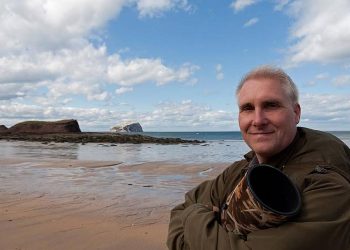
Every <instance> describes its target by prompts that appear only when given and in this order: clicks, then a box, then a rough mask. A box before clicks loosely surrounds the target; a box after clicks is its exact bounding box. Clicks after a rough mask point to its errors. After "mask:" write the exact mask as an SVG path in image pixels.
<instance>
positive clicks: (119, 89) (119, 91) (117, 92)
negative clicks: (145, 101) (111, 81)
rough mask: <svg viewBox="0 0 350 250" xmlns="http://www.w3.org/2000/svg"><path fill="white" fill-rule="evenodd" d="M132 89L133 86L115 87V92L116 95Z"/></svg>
mask: <svg viewBox="0 0 350 250" xmlns="http://www.w3.org/2000/svg"><path fill="white" fill-rule="evenodd" d="M133 90H134V89H133V88H127V87H121V88H118V89H116V90H115V93H116V94H117V95H122V94H124V93H127V92H131V91H133Z"/></svg>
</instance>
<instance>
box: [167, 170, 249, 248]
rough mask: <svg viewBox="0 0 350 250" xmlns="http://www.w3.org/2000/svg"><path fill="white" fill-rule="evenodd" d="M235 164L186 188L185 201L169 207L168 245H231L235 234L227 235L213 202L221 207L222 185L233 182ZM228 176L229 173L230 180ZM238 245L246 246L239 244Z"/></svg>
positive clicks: (202, 246) (209, 246)
mask: <svg viewBox="0 0 350 250" xmlns="http://www.w3.org/2000/svg"><path fill="white" fill-rule="evenodd" d="M237 165H238V164H236V165H235V164H234V165H233V166H231V167H229V168H228V169H226V170H225V171H224V172H223V173H222V174H221V175H219V176H218V177H217V178H216V179H215V180H211V181H206V182H204V183H202V184H200V185H199V186H198V187H196V188H194V189H193V190H191V191H190V192H188V193H187V194H186V195H185V202H184V203H183V204H180V205H178V206H176V207H175V208H174V209H173V210H172V211H171V215H170V224H169V231H168V239H167V246H168V248H169V249H171V250H183V249H202V250H204V249H208V250H209V249H210V250H215V249H230V241H231V238H238V236H236V235H232V236H229V235H228V233H227V232H226V231H225V230H224V229H223V227H222V226H221V225H220V224H219V223H218V220H217V216H218V215H217V214H216V213H215V212H213V210H212V206H217V207H220V204H222V203H223V194H224V193H225V191H224V190H225V188H226V189H227V185H231V184H232V183H233V182H234V180H233V179H238V178H239V176H240V175H239V173H240V169H241V168H239V167H237ZM227 176H229V177H230V180H229V183H227ZM232 188H233V187H231V188H230V189H232ZM237 242H238V243H241V241H237ZM243 245H244V244H243ZM240 249H248V248H246V247H244V246H242V248H240Z"/></svg>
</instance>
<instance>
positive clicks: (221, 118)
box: [140, 100, 235, 131]
mask: <svg viewBox="0 0 350 250" xmlns="http://www.w3.org/2000/svg"><path fill="white" fill-rule="evenodd" d="M140 119H141V121H142V123H143V124H144V125H145V127H148V128H149V129H150V130H152V129H157V130H159V129H160V130H163V131H167V130H169V129H171V130H184V129H185V130H186V129H187V130H188V129H189V128H190V129H192V130H198V129H199V130H203V129H204V130H205V129H207V130H208V129H215V128H216V129H226V130H227V129H230V128H232V127H233V124H234V123H235V121H234V120H235V119H234V116H233V113H232V112H228V111H224V110H213V109H212V108H210V107H207V106H203V105H199V104H194V103H193V102H192V101H191V100H185V101H182V102H180V103H173V102H162V103H160V104H159V105H158V106H157V107H156V108H155V110H154V111H153V112H151V113H147V114H144V116H142V117H140ZM175 124H176V126H175Z"/></svg>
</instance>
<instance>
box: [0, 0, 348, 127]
mask: <svg viewBox="0 0 350 250" xmlns="http://www.w3.org/2000/svg"><path fill="white" fill-rule="evenodd" d="M348 13H350V2H349V1H347V0H334V1H332V4H331V5H329V1H326V0H303V1H298V0H294V1H293V0H290V1H288V0H266V1H263V0H235V1H232V0H230V1H208V0H206V1H197V0H196V1H191V0H101V1H93V0H76V1H71V0H70V1H68V0H61V1H54V0H36V1H29V0H28V1H25V0H23V1H11V0H1V6H0V18H1V20H2V22H1V23H0V45H1V46H0V124H4V125H6V126H8V127H10V126H12V125H14V124H15V123H17V122H20V121H24V120H60V119H77V120H78V122H79V124H80V127H81V128H82V130H84V131H107V130H109V129H110V128H111V127H113V126H115V125H118V124H123V123H128V122H134V121H138V122H140V123H141V125H142V126H143V128H144V130H145V131H221V130H225V131H230V130H238V129H239V128H238V124H237V107H236V99H235V96H234V91H235V87H236V85H237V83H238V82H239V80H240V78H241V77H242V76H243V75H244V74H245V73H246V72H247V71H249V70H250V69H252V68H253V67H256V66H259V65H262V64H271V65H275V66H279V67H282V68H283V69H285V70H286V71H287V72H288V73H289V74H290V76H291V77H292V78H293V79H294V81H295V82H296V84H297V86H298V88H299V91H300V95H301V98H300V102H301V105H302V121H301V124H300V125H302V126H307V127H312V128H316V129H322V130H350V126H349V124H350V99H349V96H350V28H349V27H350V15H349V14H348Z"/></svg>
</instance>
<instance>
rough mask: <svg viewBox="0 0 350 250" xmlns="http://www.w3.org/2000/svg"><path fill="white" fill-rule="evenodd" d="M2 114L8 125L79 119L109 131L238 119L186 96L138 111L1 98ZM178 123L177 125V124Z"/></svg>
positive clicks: (197, 126)
mask: <svg viewBox="0 0 350 250" xmlns="http://www.w3.org/2000/svg"><path fill="white" fill-rule="evenodd" d="M0 116H1V117H2V118H3V119H6V121H7V123H6V124H4V125H6V126H7V127H10V126H12V125H14V124H15V123H17V122H20V121H23V120H30V119H36V120H59V119H67V118H73V119H77V120H78V122H79V125H80V127H81V129H82V130H83V131H94V130H99V131H102V130H104V131H108V130H109V129H110V128H111V127H113V126H115V125H116V124H120V123H123V122H127V121H138V122H140V123H141V124H142V126H143V127H144V128H145V129H146V130H149V131H151V130H157V131H167V130H168V131H169V130H179V131H181V130H188V129H189V128H192V129H193V130H208V129H215V128H216V129H226V130H228V129H230V128H232V127H233V125H234V124H235V123H236V121H235V117H234V115H233V113H232V112H228V111H224V110H213V109H211V108H209V107H206V106H203V105H198V104H194V103H192V101H191V100H185V101H182V102H179V103H170V102H163V103H160V104H159V105H157V106H156V107H155V108H154V110H153V111H149V112H143V113H136V112H133V111H124V112H120V111H119V112H117V111H114V110H109V109H107V108H78V107H62V106H46V107H45V106H43V105H29V104H22V103H18V102H12V103H11V105H7V104H6V103H4V102H2V101H0ZM175 124H176V125H175Z"/></svg>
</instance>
